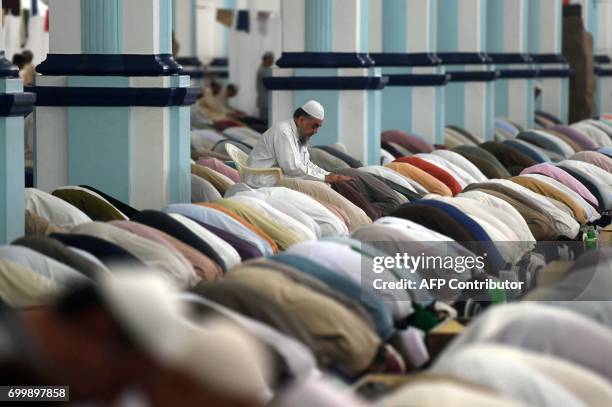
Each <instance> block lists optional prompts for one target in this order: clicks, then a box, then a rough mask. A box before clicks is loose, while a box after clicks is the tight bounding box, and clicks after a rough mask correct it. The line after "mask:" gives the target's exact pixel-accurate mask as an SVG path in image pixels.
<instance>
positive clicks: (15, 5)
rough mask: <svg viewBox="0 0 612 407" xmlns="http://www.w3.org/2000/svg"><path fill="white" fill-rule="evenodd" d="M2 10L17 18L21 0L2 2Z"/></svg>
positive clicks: (19, 12)
mask: <svg viewBox="0 0 612 407" xmlns="http://www.w3.org/2000/svg"><path fill="white" fill-rule="evenodd" d="M2 8H3V9H4V10H8V11H9V12H10V13H11V14H12V15H14V16H17V17H19V16H20V15H21V0H2Z"/></svg>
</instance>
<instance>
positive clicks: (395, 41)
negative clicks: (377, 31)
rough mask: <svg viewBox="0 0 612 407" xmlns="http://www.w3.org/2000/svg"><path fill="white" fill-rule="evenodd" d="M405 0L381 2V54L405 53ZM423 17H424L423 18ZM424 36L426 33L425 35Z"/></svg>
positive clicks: (385, 0) (384, 0)
mask: <svg viewBox="0 0 612 407" xmlns="http://www.w3.org/2000/svg"><path fill="white" fill-rule="evenodd" d="M406 7H407V4H406V0H383V24H382V26H383V52H385V53H405V52H407V49H408V47H407V45H406V26H407V21H406V17H407V14H406V13H407V10H406ZM423 17H425V16H423ZM425 34H426V33H425Z"/></svg>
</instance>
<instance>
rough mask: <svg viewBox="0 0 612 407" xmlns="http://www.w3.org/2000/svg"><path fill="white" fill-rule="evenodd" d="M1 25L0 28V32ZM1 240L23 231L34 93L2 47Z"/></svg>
mask: <svg viewBox="0 0 612 407" xmlns="http://www.w3.org/2000/svg"><path fill="white" fill-rule="evenodd" d="M1 31H2V29H1V28H0V33H1ZM0 95H2V108H3V109H2V110H3V112H4V113H3V114H2V115H1V116H0V244H8V243H10V242H11V241H13V240H15V239H17V238H19V237H21V236H23V235H24V220H25V207H24V206H25V205H24V201H25V199H24V184H25V181H24V179H25V176H24V142H23V140H24V139H23V137H24V127H23V121H24V120H23V116H24V115H25V114H27V113H29V112H31V111H32V105H33V102H34V96H33V95H32V94H30V93H23V83H22V82H21V80H20V79H18V69H17V67H15V66H13V65H12V64H11V63H10V62H9V61H7V60H6V59H5V58H4V51H0Z"/></svg>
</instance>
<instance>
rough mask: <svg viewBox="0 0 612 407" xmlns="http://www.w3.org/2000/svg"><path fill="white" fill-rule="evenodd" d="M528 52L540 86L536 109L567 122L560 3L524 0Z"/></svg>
mask: <svg viewBox="0 0 612 407" xmlns="http://www.w3.org/2000/svg"><path fill="white" fill-rule="evenodd" d="M527 6H528V9H529V11H528V12H529V15H528V25H529V27H528V30H527V31H528V51H529V54H530V56H531V58H532V60H533V62H534V63H535V64H536V67H537V68H538V69H539V74H538V76H537V78H536V81H537V82H538V83H539V84H540V85H541V87H542V93H541V95H540V97H539V99H538V101H537V109H539V110H543V111H545V112H547V113H550V114H552V115H555V116H557V117H558V118H559V119H560V120H561V121H563V122H565V123H567V120H568V114H569V76H570V74H571V72H570V70H569V65H568V64H567V61H566V60H565V58H564V57H563V55H562V52H561V48H562V13H563V10H562V6H563V5H562V2H561V1H560V0H528V1H527Z"/></svg>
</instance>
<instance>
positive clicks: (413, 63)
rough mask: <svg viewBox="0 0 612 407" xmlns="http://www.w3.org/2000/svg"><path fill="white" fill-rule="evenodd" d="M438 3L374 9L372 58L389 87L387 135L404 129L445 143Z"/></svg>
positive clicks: (401, 1)
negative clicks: (436, 50)
mask: <svg viewBox="0 0 612 407" xmlns="http://www.w3.org/2000/svg"><path fill="white" fill-rule="evenodd" d="M435 6H436V2H435V0H383V1H377V2H372V3H371V4H370V12H371V13H372V15H371V16H370V27H369V29H370V31H371V32H370V36H369V37H370V47H369V49H370V56H371V57H372V59H373V60H374V62H375V63H376V66H379V67H382V72H383V75H385V76H387V77H388V78H389V82H388V83H387V86H386V87H385V89H383V92H382V119H381V120H382V126H383V130H390V129H400V130H404V131H406V132H408V133H413V134H418V135H420V136H422V137H424V138H425V139H428V140H429V141H431V142H432V143H439V144H443V142H444V113H443V112H444V110H443V108H444V100H443V98H444V85H445V84H446V81H447V78H446V75H445V74H444V69H443V68H442V67H441V66H440V61H439V60H438V59H437V57H436V56H435V54H433V49H434V41H433V37H434V31H435V27H436V16H435Z"/></svg>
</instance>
